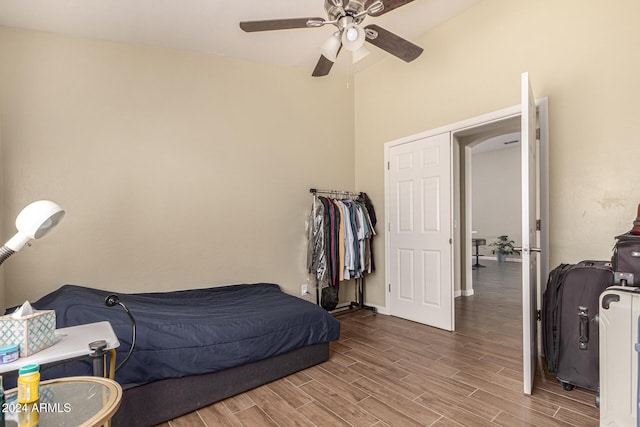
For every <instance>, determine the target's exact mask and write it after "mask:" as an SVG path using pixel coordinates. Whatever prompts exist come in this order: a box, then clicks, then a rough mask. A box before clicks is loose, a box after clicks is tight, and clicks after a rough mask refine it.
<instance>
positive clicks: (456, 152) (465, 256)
mask: <svg viewBox="0 0 640 427" xmlns="http://www.w3.org/2000/svg"><path fill="white" fill-rule="evenodd" d="M536 108H537V110H538V123H539V128H540V138H539V140H540V153H539V154H540V156H539V159H540V183H539V185H540V192H539V194H540V212H539V218H542V219H543V223H542V229H541V231H540V239H541V242H540V244H541V246H540V249H541V255H540V271H539V275H538V277H539V278H540V279H542V278H546V277H547V276H548V274H549V118H548V98H546V97H544V98H540V99H536ZM521 111H522V107H521V105H520V104H518V105H515V106H512V107H508V108H504V109H501V110H497V111H493V112H490V113H487V114H483V115H480V116H476V117H472V118H469V119H465V120H462V121H459V122H455V123H451V124H448V125H445V126H442V127H439V128H435V129H431V130H428V131H424V132H421V133H418V134H415V135H411V136H407V137H404V138H400V139H397V140H395V141H391V142H387V143H385V144H384V168H385V180H384V194H385V219H386V221H387V224H386V226H385V254H386V256H385V283H386V284H387V286H386V292H385V306H386V307H387V311H389V312H390V302H391V301H390V291H389V284H390V283H391V279H390V274H389V273H390V266H389V227H390V223H389V222H388V218H389V200H388V194H389V170H388V166H387V165H388V164H389V161H390V158H389V151H390V148H391V147H394V146H398V145H402V144H407V143H410V142H413V141H415V140H418V139H423V138H428V137H431V136H435V135H438V134H442V133H447V132H448V133H449V134H450V138H451V150H452V153H451V154H452V156H451V159H452V168H451V171H452V175H453V176H452V181H451V182H452V188H451V191H452V198H451V200H452V204H453V206H452V212H453V219H452V220H453V224H452V230H453V236H451V237H452V242H453V264H454V267H453V282H452V286H451V295H452V298H455V292H456V289H458V290H460V289H461V286H462V284H463V281H464V280H466V277H471V262H470V260H471V256H472V255H471V254H472V244H471V238H470V236H471V215H464V216H465V217H466V218H464V221H462V220H463V218H461V216H462V215H461V212H463V211H462V209H463V208H465V206H469V205H468V204H469V202H470V198H469V197H470V195H467V196H466V198H465V197H464V194H461V190H462V188H461V187H462V183H461V182H460V177H461V168H463V167H468V166H466V165H465V163H464V162H462V161H461V158H460V157H461V156H460V152H461V147H463V145H461V144H460V142H459V137H460V136H463V135H465V134H472V133H474V131H477V130H478V129H482V128H486V127H490V126H492V125H499V124H500V123H501V122H504V121H506V120H509V119H517V118H519V117H520V113H521ZM466 149H469V150H470V148H466ZM467 172H469V171H467ZM464 176H467V178H466V179H470V174H469V173H465V175H464ZM467 188H468V187H467ZM463 222H464V223H463ZM467 236H469V238H467ZM467 264H468V266H467ZM461 266H465V271H463V270H462V267H461ZM467 268H468V270H467ZM542 286H543V283H542V280H539V281H538V284H537V298H538V301H537V303H536V306H537V307H538V309H540V304H541V297H542V291H543V289H542ZM452 316H453V319H452V322H453V323H452V325H453V330H455V309H454V311H453V314H452ZM538 340H539V337H538Z"/></svg>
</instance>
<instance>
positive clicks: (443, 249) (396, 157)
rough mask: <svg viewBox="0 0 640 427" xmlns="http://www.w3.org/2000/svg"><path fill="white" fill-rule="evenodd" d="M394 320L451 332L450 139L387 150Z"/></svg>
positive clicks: (446, 135) (442, 136)
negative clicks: (400, 319) (401, 319)
mask: <svg viewBox="0 0 640 427" xmlns="http://www.w3.org/2000/svg"><path fill="white" fill-rule="evenodd" d="M388 160H389V163H388V168H389V171H388V191H389V205H388V206H389V212H388V216H389V229H388V236H389V246H388V247H389V275H388V277H389V289H388V292H389V293H390V295H389V307H390V314H391V315H394V316H398V317H402V318H404V319H409V320H413V321H416V322H420V323H424V324H427V325H431V326H435V327H438V328H442V329H446V330H453V327H454V320H453V319H454V312H453V281H452V246H451V224H452V217H451V210H452V208H451V137H450V133H448V132H447V133H443V134H439V135H435V136H430V137H426V138H422V139H419V140H416V141H412V142H407V143H404V144H400V145H397V146H393V147H391V148H390V149H389V156H388Z"/></svg>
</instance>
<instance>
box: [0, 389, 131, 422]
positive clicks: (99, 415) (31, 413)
mask: <svg viewBox="0 0 640 427" xmlns="http://www.w3.org/2000/svg"><path fill="white" fill-rule="evenodd" d="M121 399H122V388H121V387H120V384H118V383H117V382H115V381H113V380H110V379H108V378H101V377H66V378H58V379H55V380H48V381H42V382H41V383H40V399H39V400H38V401H36V402H34V403H30V404H21V403H18V396H17V389H12V390H8V391H7V392H6V393H5V402H4V404H3V407H2V415H3V416H4V425H5V426H6V427H18V426H20V427H32V426H39V427H48V426H52V427H54V426H55V427H63V426H69V427H73V426H82V427H84V426H101V425H103V424H108V423H109V420H111V417H112V416H113V414H115V412H116V411H117V410H118V408H119V407H120V401H121Z"/></svg>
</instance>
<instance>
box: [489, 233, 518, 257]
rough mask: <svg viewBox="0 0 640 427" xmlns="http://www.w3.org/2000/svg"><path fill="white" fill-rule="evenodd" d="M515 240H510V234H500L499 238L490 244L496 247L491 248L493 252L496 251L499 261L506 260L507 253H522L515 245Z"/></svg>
mask: <svg viewBox="0 0 640 427" xmlns="http://www.w3.org/2000/svg"><path fill="white" fill-rule="evenodd" d="M514 245H515V242H514V241H513V240H509V237H508V236H506V235H505V236H498V238H497V239H496V240H495V241H493V242H492V243H489V246H493V247H494V248H495V249H493V250H491V253H494V254H496V255H497V257H498V262H504V260H505V259H506V257H507V255H513V254H520V252H519V251H517V250H516V249H515V247H514Z"/></svg>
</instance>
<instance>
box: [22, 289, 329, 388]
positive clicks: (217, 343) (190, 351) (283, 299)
mask: <svg viewBox="0 0 640 427" xmlns="http://www.w3.org/2000/svg"><path fill="white" fill-rule="evenodd" d="M111 293H112V292H109V291H104V290H98V289H92V288H87V287H83V286H76V285H64V286H62V287H61V288H59V289H58V290H56V291H54V292H52V293H50V294H48V295H46V296H44V297H43V298H41V299H39V300H38V301H36V302H34V303H33V306H34V307H36V308H38V309H53V310H55V311H56V321H57V327H58V328H62V327H68V326H75V325H79V324H83V323H91V322H98V321H103V320H107V321H109V322H110V323H111V325H112V327H113V329H114V331H115V333H116V335H117V336H118V339H119V341H120V348H119V349H118V357H117V361H118V363H120V361H121V360H123V359H124V357H125V356H126V354H127V352H128V350H129V347H130V345H131V335H132V330H131V323H130V320H129V317H128V316H127V314H126V313H125V311H124V310H123V309H122V308H121V307H119V306H115V307H106V306H105V304H104V300H105V298H106V297H107V295H109V294H111ZM118 296H119V297H120V301H122V302H123V303H124V304H126V305H127V307H128V308H129V310H130V311H131V313H132V314H133V316H134V318H135V320H136V325H137V340H136V346H135V351H134V352H133V354H132V356H131V358H130V359H129V361H128V362H127V363H126V364H125V365H124V366H123V367H122V368H121V369H120V370H118V372H117V373H116V380H117V381H118V382H120V383H121V384H141V383H147V382H152V381H157V380H161V379H166V378H177V377H184V376H189V375H197V374H203V373H209V372H215V371H219V370H223V369H228V368H231V367H235V366H239V365H244V364H247V363H250V362H254V361H258V360H262V359H266V358H269V357H273V356H276V355H279V354H284V353H287V352H290V351H292V350H295V349H298V348H301V347H304V346H307V345H311V344H316V343H323V342H329V341H334V340H337V339H338V338H339V335H340V323H339V322H338V321H337V320H336V319H335V318H333V317H332V316H331V315H330V314H329V313H327V312H326V311H325V310H324V309H322V308H321V307H319V306H317V305H315V304H312V303H310V302H308V301H305V300H302V299H300V298H297V297H294V296H291V295H288V294H286V293H284V292H282V290H281V289H280V287H279V286H278V285H276V284H270V283H258V284H242V285H231V286H222V287H213V288H206V289H192V290H184V291H174V292H160V293H135V294H123V293H118ZM74 369H76V368H74ZM65 374H66V375H69V374H75V375H79V374H82V373H81V372H68V371H67V372H65Z"/></svg>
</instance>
